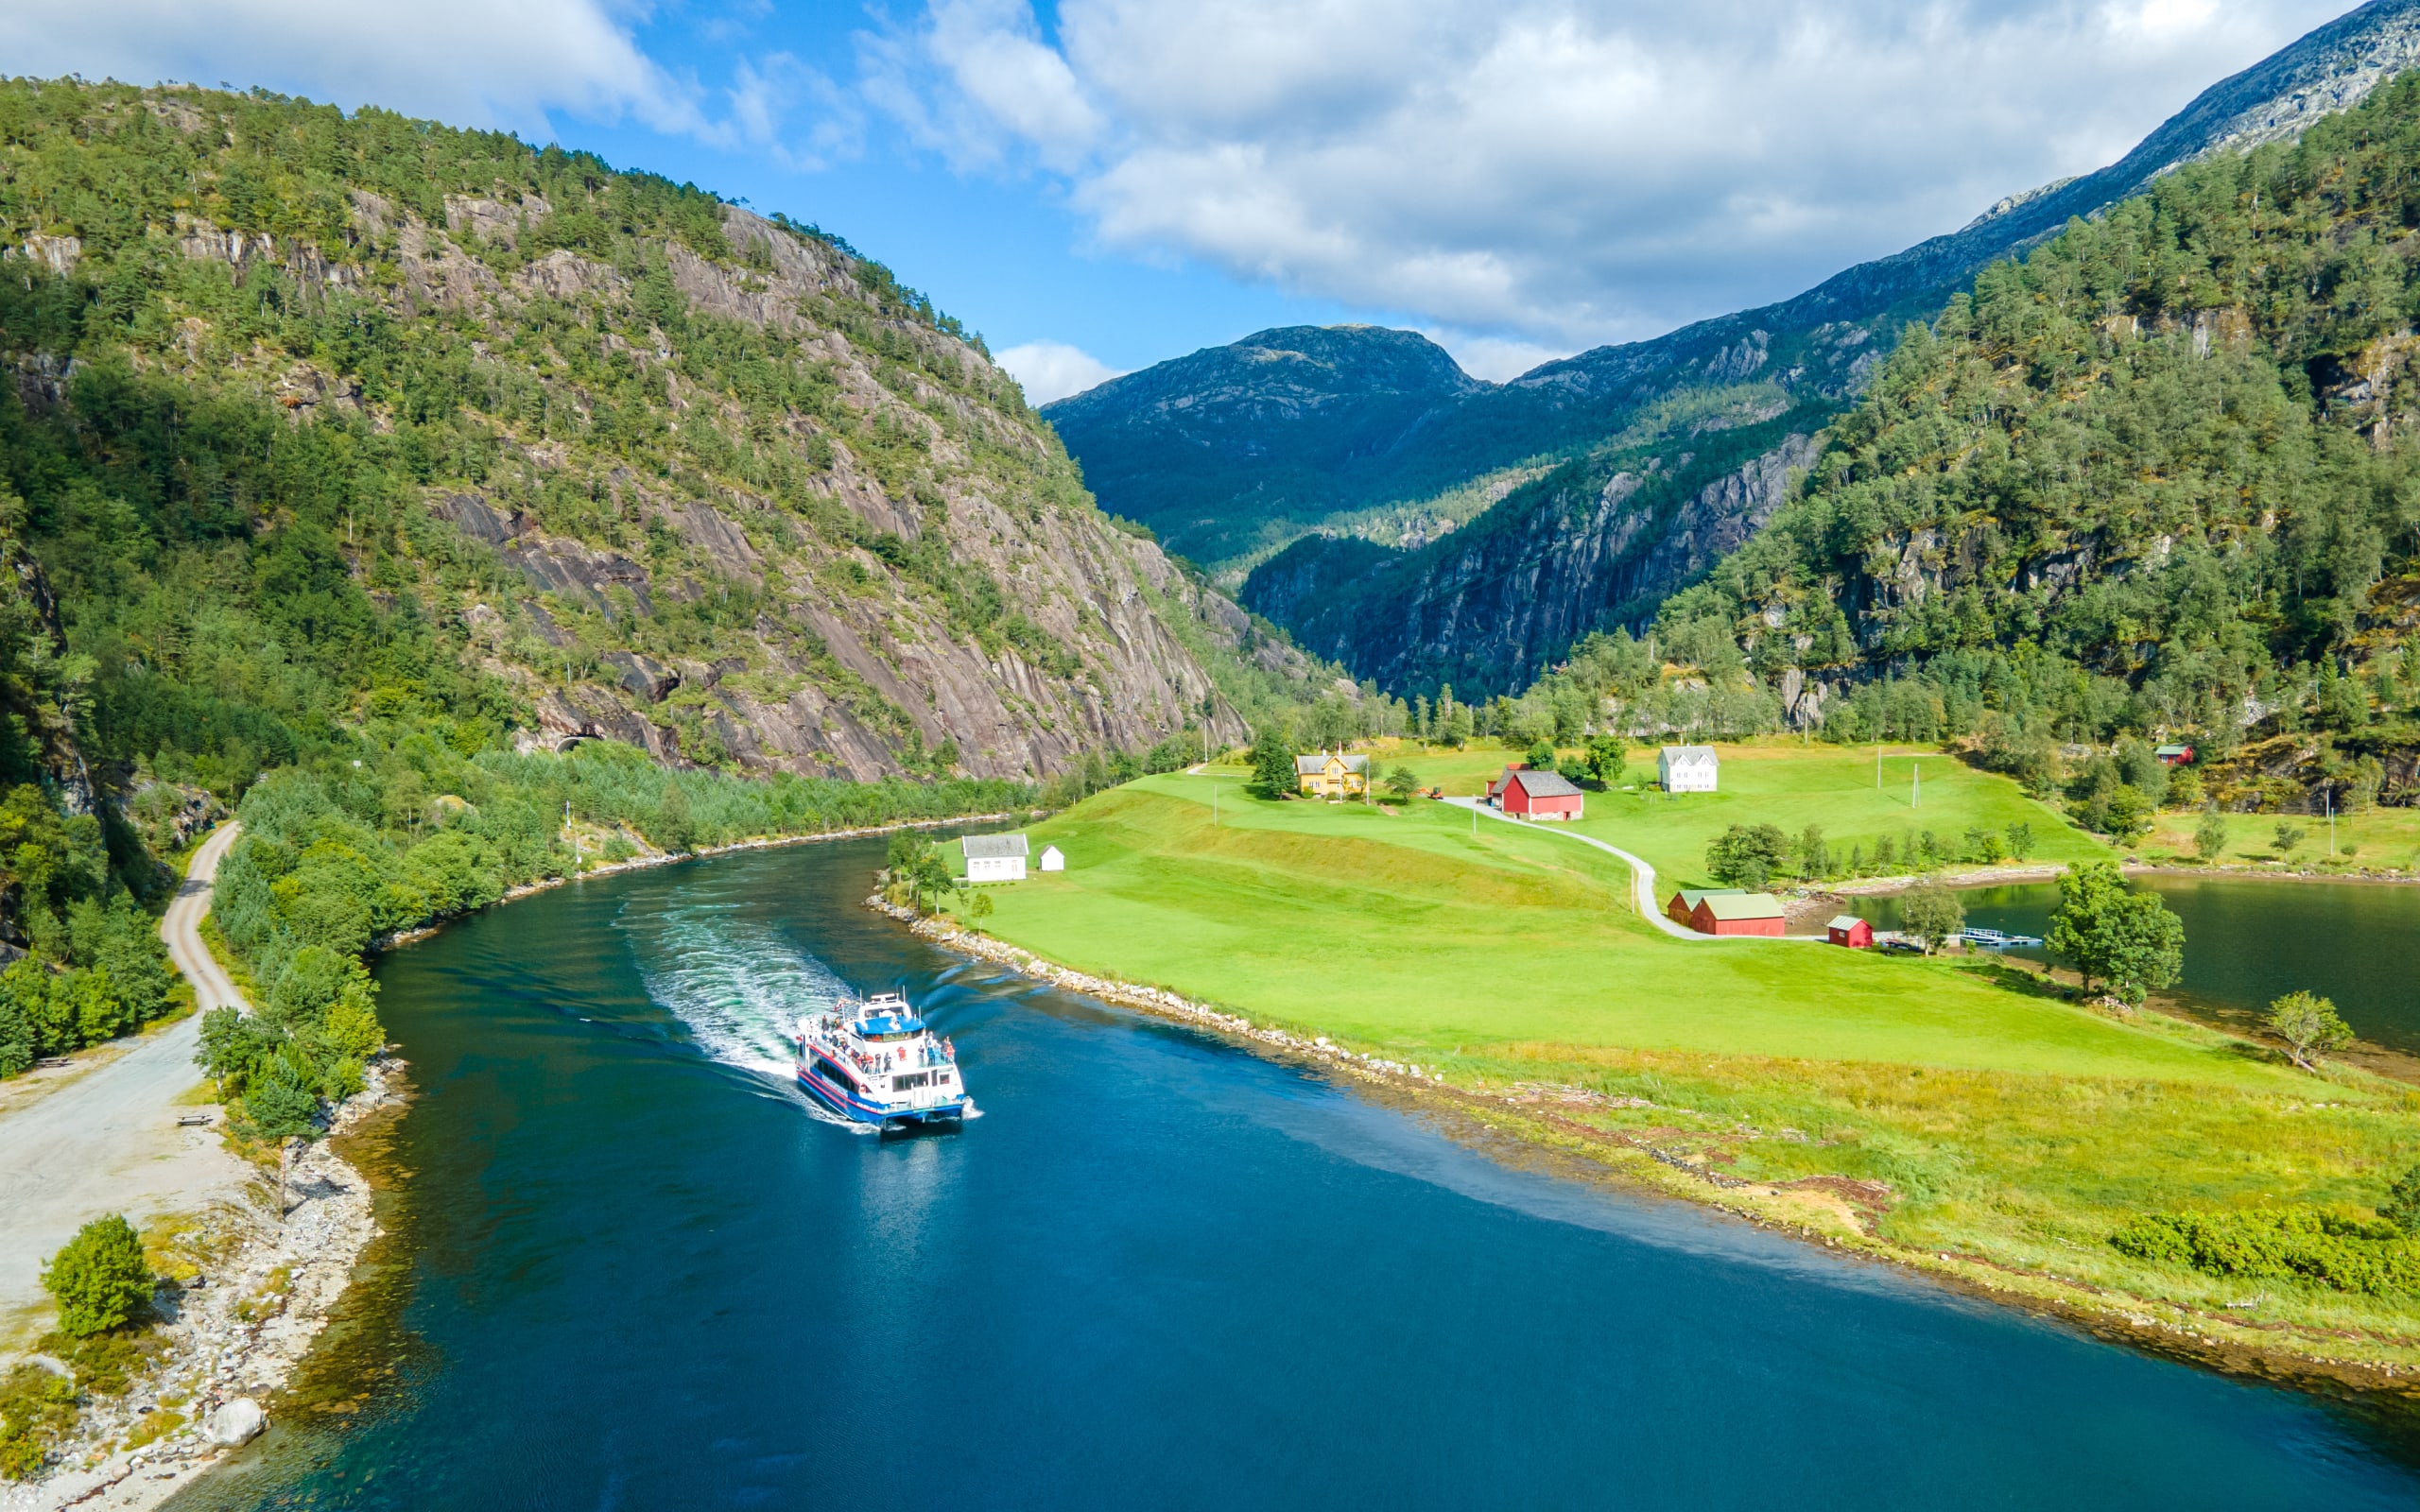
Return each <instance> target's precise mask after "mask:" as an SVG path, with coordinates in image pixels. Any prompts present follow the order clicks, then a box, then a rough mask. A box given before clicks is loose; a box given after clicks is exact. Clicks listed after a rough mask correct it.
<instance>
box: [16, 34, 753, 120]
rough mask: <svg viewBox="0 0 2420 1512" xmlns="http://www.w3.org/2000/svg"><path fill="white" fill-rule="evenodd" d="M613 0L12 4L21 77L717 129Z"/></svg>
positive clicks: (433, 112) (417, 110)
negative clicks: (646, 48)
mask: <svg viewBox="0 0 2420 1512" xmlns="http://www.w3.org/2000/svg"><path fill="white" fill-rule="evenodd" d="M637 14H639V12H636V11H634V10H632V9H631V8H630V7H628V6H616V5H614V4H612V3H610V0H413V3H411V4H397V3H391V0H390V3H386V4H379V3H374V0H339V3H333V4H332V3H329V0H211V3H209V4H198V3H196V0H76V3H74V4H53V5H42V4H25V5H9V6H5V7H0V58H5V59H7V60H8V67H9V70H10V71H11V72H15V73H20V74H28V75H37V76H50V75H58V74H68V73H76V74H81V75H83V76H84V77H88V78H99V77H112V78H118V79H124V80H127V81H129V82H131V83H145V84H147V83H154V82H157V81H159V80H163V79H181V80H184V81H187V82H191V83H198V84H216V83H217V82H219V81H220V80H221V79H226V80H230V81H233V83H235V84H236V85H237V86H238V87H246V86H250V85H251V84H254V83H270V84H277V83H279V82H280V81H285V83H284V87H285V88H289V89H294V90H297V91H298V92H302V93H307V94H310V95H311V96H312V97H313V98H316V99H327V100H333V101H334V102H336V103H337V104H339V105H343V106H346V107H353V106H357V105H362V104H370V103H374V104H378V105H383V106H386V107H388V108H389V109H391V110H398V111H404V112H409V113H412V114H416V115H427V116H434V117H438V118H441V119H443V120H446V121H449V122H452V123H455V124H458V125H488V126H498V127H505V128H510V129H517V130H522V131H525V132H527V133H529V134H532V135H535V136H538V137H540V138H541V139H542V140H543V139H544V136H545V135H546V134H547V132H546V130H545V117H546V112H549V111H552V110H566V111H570V112H575V113H577V114H579V115H583V116H587V117H590V118H612V117H615V116H620V115H624V114H628V115H631V116H634V117H636V118H637V119H638V120H640V121H643V122H645V123H646V124H647V125H648V126H651V127H654V128H656V129H659V130H668V131H684V132H694V133H699V134H702V135H714V134H717V131H718V128H717V127H716V126H714V125H712V124H710V123H708V122H707V121H706V120H705V119H704V118H703V117H702V116H701V115H700V113H699V112H698V110H697V108H696V106H695V104H694V103H693V102H692V101H691V99H690V98H689V97H688V95H687V94H686V92H685V91H683V89H682V88H681V87H679V86H678V85H677V84H676V83H675V82H674V81H673V80H672V79H671V78H669V77H667V76H666V74H665V72H664V71H663V70H662V69H661V68H659V67H657V66H656V64H655V63H654V62H652V61H651V60H648V57H647V56H646V55H645V54H644V53H642V52H641V51H640V50H639V47H638V45H637V43H635V42H634V41H633V40H632V38H631V29H630V27H631V20H632V19H633V18H634V17H635V16H636V15H637Z"/></svg>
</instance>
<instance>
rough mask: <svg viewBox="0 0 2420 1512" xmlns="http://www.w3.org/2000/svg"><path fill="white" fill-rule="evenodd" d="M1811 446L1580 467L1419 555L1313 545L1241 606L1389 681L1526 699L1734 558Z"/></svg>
mask: <svg viewBox="0 0 2420 1512" xmlns="http://www.w3.org/2000/svg"><path fill="white" fill-rule="evenodd" d="M1743 452H1745V453H1747V454H1749V455H1747V457H1746V459H1745V460H1744V461H1742V460H1738V457H1739V455H1740V454H1741V453H1743ZM1814 453H1815V446H1814V437H1813V434H1812V432H1811V430H1810V429H1808V428H1805V427H1798V428H1792V427H1791V425H1790V424H1789V422H1787V421H1783V422H1779V423H1775V422H1768V423H1765V424H1761V425H1757V426H1755V427H1751V428H1748V429H1746V430H1744V431H1743V432H1741V433H1740V434H1738V435H1737V436H1732V437H1714V438H1701V439H1700V441H1699V450H1698V451H1697V452H1695V453H1684V454H1681V455H1679V456H1677V457H1675V458H1672V459H1670V460H1669V461H1668V460H1667V459H1666V458H1665V457H1663V456H1660V455H1646V456H1636V455H1633V456H1629V457H1625V458H1622V459H1621V460H1620V461H1619V462H1608V463H1603V464H1598V465H1574V466H1571V467H1567V468H1565V469H1564V470H1562V471H1560V472H1557V473H1555V474H1554V475H1552V476H1550V477H1547V478H1546V479H1543V480H1541V481H1540V482H1539V483H1537V484H1536V485H1533V486H1532V487H1530V488H1529V489H1525V490H1520V491H1519V492H1518V493H1516V494H1515V495H1514V496H1513V497H1512V498H1509V499H1507V500H1506V501H1505V502H1504V503H1503V504H1502V505H1499V506H1497V507H1496V509H1495V510H1494V511H1491V513H1490V514H1489V515H1488V516H1487V518H1486V519H1485V521H1484V522H1483V523H1482V524H1478V525H1473V526H1471V527H1468V528H1466V529H1463V530H1460V531H1457V532H1455V533H1454V534H1453V535H1450V536H1448V537H1446V538H1444V539H1443V540H1442V541H1437V542H1435V543H1433V544H1431V545H1429V546H1427V547H1425V548H1423V549H1422V550H1419V551H1415V552H1390V551H1387V550H1385V549H1384V548H1382V547H1378V546H1375V545H1373V544H1372V543H1370V542H1367V541H1357V540H1354V539H1351V538H1336V537H1325V536H1316V537H1309V538H1306V539H1305V540H1303V541H1298V542H1296V543H1295V545H1293V546H1292V547H1290V548H1288V550H1287V551H1285V552H1283V553H1281V554H1279V555H1278V556H1277V557H1275V558H1272V559H1271V560H1270V561H1269V562H1267V563H1265V564H1264V565H1263V566H1261V567H1260V568H1259V569H1258V570H1256V571H1255V572H1254V573H1253V576H1252V577H1251V579H1250V580H1249V581H1248V582H1247V583H1246V585H1245V601H1246V602H1247V603H1248V604H1250V605H1251V607H1252V608H1253V610H1256V611H1258V612H1260V613H1263V614H1266V615H1268V616H1269V617H1270V618H1271V619H1272V620H1277V621H1279V622H1280V623H1283V624H1287V625H1289V626H1292V627H1294V629H1295V634H1296V636H1297V637H1298V639H1300V640H1301V641H1302V643H1303V644H1305V645H1306V646H1307V647H1309V648H1310V649H1311V650H1312V651H1314V652H1315V653H1317V654H1320V655H1322V656H1328V657H1333V658H1335V659H1336V660H1337V661H1339V662H1343V663H1345V664H1346V665H1348V666H1352V667H1354V668H1356V669H1358V670H1361V671H1362V672H1363V673H1364V675H1365V676H1369V677H1372V678H1374V679H1377V680H1378V681H1379V682H1381V683H1382V684H1385V685H1388V686H1393V687H1402V688H1406V689H1417V690H1420V691H1423V692H1434V690H1435V689H1436V687H1437V686H1438V685H1439V684H1441V683H1447V682H1450V683H1452V684H1453V686H1454V689H1455V691H1456V693H1457V694H1458V695H1459V696H1465V697H1475V698H1476V697H1486V696H1493V695H1495V694H1497V693H1505V692H1513V691H1518V690H1519V689H1520V688H1521V687H1522V686H1524V685H1525V684H1526V683H1527V682H1528V681H1529V680H1530V679H1531V678H1533V677H1534V676H1535V675H1536V674H1537V672H1538V671H1539V670H1540V668H1541V667H1543V666H1544V665H1546V664H1547V663H1549V662H1552V661H1553V660H1554V659H1555V658H1557V657H1559V656H1561V655H1562V654H1563V652H1564V649H1565V648H1567V647H1568V646H1569V645H1570V644H1572V643H1573V642H1575V641H1577V640H1578V639H1579V638H1580V637H1582V635H1585V634H1586V633H1587V632H1588V631H1590V630H1592V629H1597V628H1599V627H1605V626H1608V625H1611V624H1614V623H1616V622H1619V621H1621V620H1623V619H1625V618H1638V617H1641V616H1643V615H1646V614H1651V613H1652V611H1653V608H1654V606H1655V605H1656V604H1657V603H1658V602H1660V601H1661V600H1662V598H1663V597H1664V595H1665V594H1667V593H1670V592H1671V591H1672V590H1673V589H1675V588H1678V587H1680V586H1681V585H1682V584H1684V583H1685V582H1687V581H1689V580H1690V579H1691V578H1693V577H1695V576H1697V575H1698V574H1700V573H1703V571H1704V570H1705V569H1706V568H1707V567H1708V566H1710V565H1712V564H1713V563H1714V562H1715V561H1716V560H1718V559H1719V558H1721V557H1723V556H1725V555H1727V554H1729V553H1730V552H1732V551H1734V550H1736V549H1737V548H1738V547H1739V546H1740V545H1741V544H1742V543H1743V542H1745V541H1747V540H1748V538H1749V537H1750V536H1752V535H1754V534H1755V531H1756V530H1757V528H1758V527H1760V526H1761V525H1763V524H1764V523H1765V521H1766V520H1767V519H1768V518H1770V517H1771V516H1772V512H1773V511H1774V510H1775V509H1776V508H1778V507H1780V506H1781V503H1782V501H1783V500H1784V499H1785V498H1786V497H1787V496H1788V494H1789V482H1790V478H1791V474H1792V473H1793V472H1795V471H1798V470H1803V469H1804V468H1805V467H1806V464H1807V463H1808V462H1809V461H1811V460H1812V459H1813V457H1814Z"/></svg>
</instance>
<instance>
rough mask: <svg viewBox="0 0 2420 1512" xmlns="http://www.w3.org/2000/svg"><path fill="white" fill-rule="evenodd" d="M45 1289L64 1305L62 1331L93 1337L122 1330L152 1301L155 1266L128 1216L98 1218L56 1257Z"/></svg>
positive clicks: (46, 1276)
mask: <svg viewBox="0 0 2420 1512" xmlns="http://www.w3.org/2000/svg"><path fill="white" fill-rule="evenodd" d="M42 1284H43V1290H44V1291H47V1292H48V1293H50V1295H51V1296H52V1297H56V1298H58V1301H59V1327H60V1330H61V1332H65V1333H68V1334H70V1335H73V1336H74V1337H77V1338H85V1337H89V1336H90V1335H92V1334H95V1333H100V1332H106V1331H108V1330H110V1329H113V1328H116V1327H118V1326H119V1325H120V1324H122V1323H124V1322H126V1321H127V1320H128V1319H129V1318H131V1317H133V1316H135V1315H136V1314H139V1313H141V1312H142V1311H144V1310H145V1309H146V1308H147V1307H148V1306H149V1305H150V1303H151V1266H150V1263H149V1262H147V1261H146V1260H145V1259H144V1258H143V1241H142V1240H141V1239H139V1238H137V1237H136V1236H135V1232H134V1226H133V1225H132V1224H130V1223H128V1222H127V1221H126V1219H125V1218H124V1216H122V1215H118V1214H112V1215H111V1216H109V1217H107V1218H95V1219H94V1220H93V1221H92V1222H91V1223H88V1224H86V1225H85V1226H84V1227H83V1228H82V1229H78V1230H77V1233H76V1237H75V1238H73V1239H71V1240H69V1241H68V1242H67V1243H66V1244H65V1245H64V1246H61V1249H60V1251H59V1253H58V1254H56V1255H53V1256H51V1257H50V1263H49V1264H47V1265H45V1266H43V1273H42Z"/></svg>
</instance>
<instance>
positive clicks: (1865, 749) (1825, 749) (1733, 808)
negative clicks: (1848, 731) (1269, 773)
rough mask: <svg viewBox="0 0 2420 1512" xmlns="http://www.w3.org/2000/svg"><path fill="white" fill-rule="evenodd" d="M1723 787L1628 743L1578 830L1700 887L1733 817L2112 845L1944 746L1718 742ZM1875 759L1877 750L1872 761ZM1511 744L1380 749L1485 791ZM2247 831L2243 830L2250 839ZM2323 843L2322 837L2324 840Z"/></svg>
mask: <svg viewBox="0 0 2420 1512" xmlns="http://www.w3.org/2000/svg"><path fill="white" fill-rule="evenodd" d="M1715 749H1716V751H1717V752H1718V753H1719V754H1720V758H1721V784H1720V790H1719V791H1717V792H1713V793H1664V792H1661V791H1659V790H1657V789H1656V788H1654V787H1653V786H1652V785H1651V784H1652V783H1653V782H1654V781H1655V751H1654V750H1653V748H1652V747H1650V748H1648V749H1646V750H1634V751H1632V752H1631V754H1630V762H1629V766H1628V770H1627V771H1626V772H1625V773H1624V775H1623V777H1622V780H1621V782H1619V783H1617V784H1616V785H1615V786H1614V787H1612V788H1610V789H1608V790H1607V791H1604V792H1591V793H1589V795H1588V802H1587V812H1586V816H1585V817H1583V818H1582V819H1581V820H1580V821H1579V822H1578V823H1577V824H1575V825H1574V826H1573V828H1575V829H1577V830H1579V831H1581V832H1582V833H1586V834H1593V835H1595V836H1596V837H1597V838H1599V839H1600V840H1609V841H1611V842H1612V843H1614V844H1616V845H1618V846H1620V847H1622V848H1623V849H1624V850H1626V851H1633V852H1634V853H1635V854H1637V855H1639V856H1642V857H1644V858H1645V859H1646V861H1647V863H1648V864H1649V865H1650V866H1652V867H1653V868H1655V871H1656V876H1657V878H1658V881H1659V883H1660V884H1669V885H1672V886H1683V885H1697V884H1703V883H1704V882H1705V881H1707V880H1708V879H1707V878H1706V876H1705V848H1706V844H1707V842H1708V841H1710V840H1712V839H1713V838H1714V837H1715V836H1717V835H1719V834H1720V833H1722V832H1723V831H1724V830H1725V829H1727V828H1729V827H1730V826H1732V825H1734V824H1776V825H1779V826H1780V827H1781V828H1782V829H1783V830H1785V831H1787V832H1789V834H1790V835H1791V837H1792V838H1796V837H1797V836H1798V835H1799V834H1800V833H1802V832H1803V831H1804V830H1805V829H1806V827H1807V826H1808V825H1810V824H1811V825H1815V826H1818V827H1820V828H1821V829H1822V830H1823V832H1824V843H1825V844H1826V845H1827V846H1829V847H1830V848H1831V850H1832V851H1834V852H1835V853H1836V854H1837V855H1839V856H1840V857H1841V858H1842V859H1843V860H1845V859H1846V858H1847V857H1848V856H1850V854H1851V853H1852V852H1853V851H1854V852H1856V853H1858V854H1859V855H1862V856H1864V857H1867V858H1871V857H1872V856H1873V855H1874V854H1875V853H1876V845H1877V844H1878V843H1879V842H1880V841H1882V840H1884V839H1885V838H1887V839H1889V841H1890V842H1891V846H1892V850H1893V853H1894V854H1898V855H1906V854H1907V853H1908V852H1909V848H1910V845H1912V844H1914V843H1916V842H1917V841H1918V840H1919V838H1920V837H1921V836H1922V835H1923V834H1924V833H1926V832H1927V831H1930V832H1931V833H1933V834H1934V835H1935V836H1936V837H1937V838H1938V840H1939V841H1940V842H1941V844H1942V845H1943V846H1945V847H1948V848H1951V849H1953V850H1955V849H1957V848H1960V847H1962V846H1963V845H1964V843H1965V836H1966V833H1967V831H1969V830H1977V829H1979V830H1985V831H1989V832H1990V833H1994V834H1996V835H1999V836H2001V837H2003V840H2004V839H2005V837H2006V835H2007V833H2008V829H2009V827H2010V826H2011V825H2013V824H2022V825H2024V826H2026V827H2027V828H2028V829H2029V830H2031V833H2032V839H2033V846H2032V859H2033V860H2034V861H2036V862H2040V863H2059V862H2071V861H2086V860H2100V859H2106V858H2108V857H2111V856H2113V855H2115V854H2116V852H2115V851H2112V850H2111V849H2110V848H2109V846H2108V845H2107V844H2106V843H2105V842H2104V841H2102V840H2101V839H2100V836H2098V835H2095V834H2093V833H2090V832H2088V831H2085V830H2081V829H2078V828H2077V827H2076V826H2075V825H2074V824H2072V823H2070V822H2069V821H2068V819H2067V818H2066V816H2065V815H2062V814H2061V813H2059V811H2058V810H2056V809H2054V808H2052V807H2051V806H2050V805H2048V804H2047V803H2043V802H2040V801H2038V800H2036V799H2031V798H2028V797H2027V796H2026V794H2025V791H2024V789H2022V788H2020V787H2018V786H2017V785H2016V784H2015V783H2014V782H2010V781H2009V780H2008V779H2007V778H2005V777H2000V776H1997V775H1995V774H1993V773H1990V772H1984V771H1978V770H1977V769H1976V768H1974V767H1972V766H1969V765H1966V764H1965V763H1964V762H1962V761H1960V760H1958V759H1957V758H1956V757H1953V756H1948V755H1945V754H1943V753H1942V752H1940V751H1923V750H1912V749H1910V747H1905V746H1893V747H1874V746H1822V745H1818V746H1800V745H1799V744H1797V743H1796V742H1792V741H1757V742H1753V743H1746V744H1738V745H1720V746H1717V747H1715ZM1877 757H1878V758H1879V759H1878V760H1877ZM1518 759H1519V758H1518V754H1517V753H1516V752H1512V751H1506V750H1502V749H1490V748H1477V747H1474V748H1471V749H1467V750H1460V751H1444V750H1439V751H1422V750H1417V749H1413V750H1405V751H1400V752H1393V753H1382V754H1381V756H1380V758H1379V760H1380V761H1381V763H1382V764H1383V765H1384V766H1385V767H1386V768H1387V769H1389V770H1392V768H1393V767H1395V766H1396V765H1405V766H1409V767H1410V768H1411V769H1412V771H1413V772H1414V773H1416V774H1417V775H1418V776H1419V777H1420V778H1421V780H1422V785H1423V787H1424V789H1425V788H1426V787H1428V786H1439V787H1443V789H1444V791H1445V792H1446V793H1448V794H1475V793H1480V792H1483V791H1485V789H1486V785H1487V782H1488V780H1489V779H1491V778H1494V777H1496V776H1498V775H1500V774H1501V773H1502V772H1503V770H1504V765H1505V763H1506V762H1508V761H1513V760H1518ZM2247 838H2248V836H2247ZM2323 849H2324V841H2323Z"/></svg>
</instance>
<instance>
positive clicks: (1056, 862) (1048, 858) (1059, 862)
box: [1042, 845, 1067, 871]
mask: <svg viewBox="0 0 2420 1512" xmlns="http://www.w3.org/2000/svg"><path fill="white" fill-rule="evenodd" d="M1042 869H1043V870H1045V871H1064V870H1066V869H1067V858H1066V857H1065V856H1064V855H1063V854H1061V853H1060V851H1059V848H1058V847H1057V846H1055V845H1046V846H1044V847H1043V848H1042Z"/></svg>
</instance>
